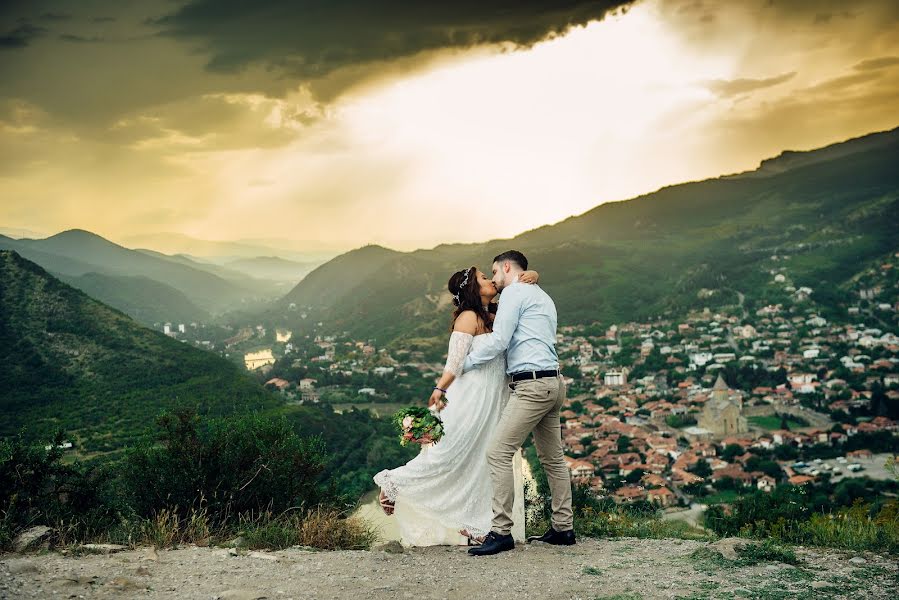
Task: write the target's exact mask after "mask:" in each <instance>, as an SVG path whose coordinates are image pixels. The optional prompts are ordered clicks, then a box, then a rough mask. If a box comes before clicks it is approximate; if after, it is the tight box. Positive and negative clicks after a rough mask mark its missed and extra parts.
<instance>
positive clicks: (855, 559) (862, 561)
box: [849, 556, 868, 565]
mask: <svg viewBox="0 0 899 600" xmlns="http://www.w3.org/2000/svg"><path fill="white" fill-rule="evenodd" d="M849 562H851V563H852V564H855V565H863V564H865V563H867V562H868V561H867V560H865V559H864V558H862V557H861V556H853V557H852V558H850V559H849Z"/></svg>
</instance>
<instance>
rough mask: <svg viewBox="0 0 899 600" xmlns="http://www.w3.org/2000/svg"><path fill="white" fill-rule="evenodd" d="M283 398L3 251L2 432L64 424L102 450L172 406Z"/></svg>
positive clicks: (216, 410) (211, 408) (214, 410)
mask: <svg viewBox="0 0 899 600" xmlns="http://www.w3.org/2000/svg"><path fill="white" fill-rule="evenodd" d="M276 404H277V402H276V401H275V400H274V398H273V397H272V396H271V395H270V394H269V393H267V392H266V391H265V390H263V389H262V388H261V387H260V386H259V384H258V383H256V382H255V381H253V380H252V379H250V378H249V377H247V376H246V375H244V374H243V373H241V372H240V370H239V369H238V368H237V367H236V366H234V365H232V364H231V363H230V362H228V361H227V360H225V359H223V358H221V357H219V356H217V355H215V354H212V353H210V352H206V351H203V350H199V349H196V348H193V347H191V346H188V345H186V344H183V343H181V342H177V341H175V340H173V339H171V338H169V337H167V336H165V335H163V334H162V333H159V332H156V331H153V330H150V329H147V328H144V327H142V326H140V325H139V324H137V323H136V322H135V321H133V320H132V319H131V318H129V317H128V316H127V315H125V314H123V313H121V312H119V311H118V310H115V309H113V308H110V307H108V306H106V305H105V304H102V303H100V302H98V301H97V300H94V299H93V298H91V297H89V296H87V295H86V294H84V293H83V292H81V291H80V290H77V289H74V288H72V287H70V286H68V285H66V284H65V283H62V282H61V281H59V280H58V279H56V278H55V277H53V276H51V275H50V274H49V273H47V272H46V271H45V270H44V269H43V268H41V267H40V266H38V265H36V264H34V263H32V262H30V261H28V260H26V259H24V258H22V257H21V256H19V255H18V254H17V253H15V252H11V251H0V414H2V415H3V418H2V419H0V436H3V435H11V434H13V433H16V432H17V431H18V430H19V428H21V427H22V426H24V425H27V426H28V433H29V435H30V436H36V435H39V434H42V435H46V434H48V433H49V432H51V431H52V430H53V429H54V428H55V427H57V426H60V427H65V428H67V429H68V430H69V431H70V432H71V433H72V434H74V435H75V436H76V437H77V438H78V440H79V441H80V442H82V443H83V447H84V448H85V449H87V450H89V451H90V450H95V451H102V450H109V449H114V448H118V447H120V445H121V444H122V443H123V442H124V441H126V440H128V439H131V438H133V437H134V436H135V435H137V434H138V432H140V431H142V430H143V429H144V428H145V427H146V426H147V425H149V424H151V423H152V421H153V418H154V417H155V416H156V415H157V414H158V413H159V412H160V411H162V410H164V409H167V408H173V407H176V406H181V405H188V406H192V407H194V408H196V409H197V410H198V411H199V412H201V413H202V414H209V415H221V414H227V413H231V412H234V411H240V410H243V409H250V408H252V409H259V408H267V407H272V406H275V405H276Z"/></svg>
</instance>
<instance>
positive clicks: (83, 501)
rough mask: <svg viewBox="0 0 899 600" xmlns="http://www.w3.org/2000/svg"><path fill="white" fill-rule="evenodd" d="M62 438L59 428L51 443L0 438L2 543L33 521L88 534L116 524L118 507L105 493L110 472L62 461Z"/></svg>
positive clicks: (35, 523) (67, 530)
mask: <svg viewBox="0 0 899 600" xmlns="http://www.w3.org/2000/svg"><path fill="white" fill-rule="evenodd" d="M64 439H65V433H64V432H63V431H57V432H56V434H55V435H54V436H53V438H52V440H51V442H50V444H47V446H49V448H46V447H45V446H44V445H38V444H30V443H28V442H26V441H25V439H24V436H22V435H19V436H16V437H14V438H10V439H5V440H0V548H7V547H9V545H10V543H11V542H12V540H13V538H14V537H15V536H16V535H17V534H18V533H19V532H20V531H22V530H24V529H27V528H28V527H31V526H33V525H48V526H54V527H56V528H57V530H58V531H62V530H63V529H64V530H65V531H66V532H67V534H70V535H75V536H91V535H96V534H97V533H98V532H100V531H103V530H105V529H107V528H108V527H111V526H112V525H114V524H115V523H116V521H117V519H118V516H117V515H118V512H119V509H120V508H121V507H118V506H115V505H114V503H113V502H110V501H109V500H108V495H107V494H106V491H107V489H108V486H109V483H110V479H111V476H112V474H111V472H110V471H109V469H107V468H102V467H101V468H96V469H87V468H85V467H83V466H82V465H79V464H77V463H76V464H73V465H63V464H62V462H61V458H62V453H63V450H62V449H61V444H62V442H63V440H64ZM63 524H65V526H64V527H63Z"/></svg>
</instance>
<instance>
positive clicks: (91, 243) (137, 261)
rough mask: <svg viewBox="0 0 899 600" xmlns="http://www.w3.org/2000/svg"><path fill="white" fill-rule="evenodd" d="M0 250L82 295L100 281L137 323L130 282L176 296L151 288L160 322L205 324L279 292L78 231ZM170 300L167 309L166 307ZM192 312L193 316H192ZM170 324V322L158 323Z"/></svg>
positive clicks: (138, 298) (138, 294)
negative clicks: (172, 292)
mask: <svg viewBox="0 0 899 600" xmlns="http://www.w3.org/2000/svg"><path fill="white" fill-rule="evenodd" d="M0 249H8V250H14V251H16V252H18V253H19V254H20V255H22V256H23V257H25V258H27V259H29V260H32V261H34V262H36V263H38V264H40V265H41V266H43V267H44V268H45V269H47V270H49V271H50V272H52V273H54V274H56V275H59V276H60V277H63V278H66V280H67V281H69V282H70V283H72V284H73V285H76V286H78V285H81V284H82V283H83V284H84V286H85V287H84V288H83V289H84V290H85V291H87V292H88V293H90V292H91V291H96V290H97V289H98V288H97V285H98V282H99V281H98V279H97V278H93V279H91V278H84V276H86V275H88V274H91V273H95V274H98V275H103V276H105V277H106V279H105V280H104V282H103V288H104V289H105V291H106V295H105V296H103V299H104V300H108V301H110V302H112V303H114V304H115V305H116V306H117V307H119V308H121V309H122V310H125V311H128V312H129V313H130V314H133V315H134V316H136V317H138V318H141V319H142V320H144V319H143V317H142V316H141V315H143V314H147V313H146V312H145V311H140V310H137V309H136V308H135V307H139V306H143V305H145V303H146V298H145V297H144V295H143V294H144V292H145V291H146V286H138V287H133V286H129V285H128V284H129V282H130V283H134V282H136V281H138V280H137V279H134V278H140V277H143V278H145V279H149V280H153V281H155V282H156V283H157V284H158V286H166V287H167V288H170V289H173V290H176V291H177V294H176V295H174V296H171V298H169V297H168V296H167V295H166V294H163V293H158V292H160V291H161V290H162V289H163V288H161V287H157V293H154V296H155V298H156V299H157V301H158V302H159V305H158V311H157V312H158V315H157V316H158V317H160V318H161V317H162V315H164V314H167V313H171V314H172V315H175V314H178V315H180V317H178V318H185V317H187V316H190V319H191V320H199V319H203V318H207V317H208V315H209V314H210V313H221V312H224V311H227V310H232V309H234V308H236V307H241V308H244V307H246V306H247V304H246V303H247V302H248V301H257V300H261V299H266V298H270V297H271V296H272V295H273V294H277V293H278V289H279V288H278V286H277V285H273V284H272V283H271V282H266V281H263V280H261V279H255V278H252V277H249V276H247V275H246V274H244V273H240V272H237V271H233V270H228V269H224V268H220V267H217V266H215V265H201V264H198V263H193V262H191V261H189V260H188V259H176V258H173V257H169V256H166V255H163V254H159V253H151V252H145V251H138V250H131V249H129V248H125V247H124V246H120V245H119V244H116V243H113V242H111V241H109V240H107V239H105V238H103V237H101V236H98V235H96V234H94V233H91V232H89V231H84V230H81V229H72V230H68V231H64V232H61V233H58V234H56V235H53V236H51V237H49V238H46V239H21V240H15V239H12V238H9V237H6V236H0ZM297 280H299V278H298V279H297ZM113 288H116V289H113ZM182 297H183V298H186V299H187V302H184V300H183V298H182ZM170 300H171V306H168V304H169V302H170ZM192 306H194V307H197V308H198V309H199V310H197V311H193V310H192V309H191V307H192ZM154 318H155V317H154ZM174 318H176V317H175V316H171V317H168V318H166V319H164V320H171V319H174ZM144 322H145V323H152V321H146V320H144Z"/></svg>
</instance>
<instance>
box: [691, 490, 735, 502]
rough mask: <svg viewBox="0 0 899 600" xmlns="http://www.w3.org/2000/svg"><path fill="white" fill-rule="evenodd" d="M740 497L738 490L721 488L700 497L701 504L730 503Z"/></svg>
mask: <svg viewBox="0 0 899 600" xmlns="http://www.w3.org/2000/svg"><path fill="white" fill-rule="evenodd" d="M739 497H740V494H739V492H736V491H734V490H721V491H719V492H715V493H714V494H709V495H708V496H704V497H703V498H700V500H701V501H702V503H703V504H730V503H731V502H733V501H734V500H736V499H737V498H739Z"/></svg>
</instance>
